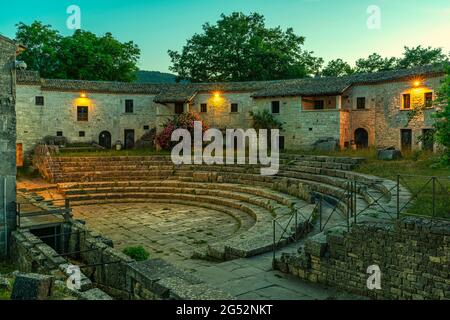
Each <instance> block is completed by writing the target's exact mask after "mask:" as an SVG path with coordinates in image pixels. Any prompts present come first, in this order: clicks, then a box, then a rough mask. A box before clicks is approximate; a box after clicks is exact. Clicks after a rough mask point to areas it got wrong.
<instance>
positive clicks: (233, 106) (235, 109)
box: [231, 103, 239, 113]
mask: <svg viewBox="0 0 450 320" xmlns="http://www.w3.org/2000/svg"><path fill="white" fill-rule="evenodd" d="M231 112H232V113H237V112H239V105H238V104H237V103H232V104H231Z"/></svg>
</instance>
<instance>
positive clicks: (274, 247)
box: [272, 219, 277, 268]
mask: <svg viewBox="0 0 450 320" xmlns="http://www.w3.org/2000/svg"><path fill="white" fill-rule="evenodd" d="M275 228H276V220H275V219H274V220H273V260H272V265H273V267H274V268H275V258H276V250H277V244H276V242H277V239H276V234H275Z"/></svg>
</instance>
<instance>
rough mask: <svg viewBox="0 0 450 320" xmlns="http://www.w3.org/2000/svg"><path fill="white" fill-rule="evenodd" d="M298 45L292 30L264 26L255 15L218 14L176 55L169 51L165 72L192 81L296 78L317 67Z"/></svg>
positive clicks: (299, 40)
mask: <svg viewBox="0 0 450 320" xmlns="http://www.w3.org/2000/svg"><path fill="white" fill-rule="evenodd" d="M304 41H305V38H304V37H302V36H298V35H296V34H295V33H294V31H293V29H292V28H288V29H287V30H286V31H284V30H282V29H281V28H280V27H276V28H268V27H266V25H265V20H264V17H263V16H262V15H260V14H257V13H253V14H250V15H248V16H247V15H244V14H242V13H237V12H235V13H232V14H231V15H229V16H226V15H223V14H222V15H221V19H220V20H219V21H217V23H216V24H215V25H211V24H209V23H206V24H204V25H203V32H202V33H201V34H195V35H194V36H193V37H192V38H191V39H189V40H188V41H187V43H186V45H185V46H184V47H183V49H182V50H181V52H178V51H172V50H169V56H170V58H171V60H172V66H171V67H170V70H171V71H174V72H175V73H177V74H178V75H179V79H186V80H190V81H193V82H207V81H208V82H217V81H248V80H269V79H286V78H302V77H306V76H311V75H314V74H315V73H316V72H317V71H318V70H319V69H320V66H321V64H322V63H323V60H321V59H320V58H315V57H313V56H312V53H311V52H305V51H303V50H302V49H301V47H302V45H303V44H304Z"/></svg>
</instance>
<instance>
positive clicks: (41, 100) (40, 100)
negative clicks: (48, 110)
mask: <svg viewBox="0 0 450 320" xmlns="http://www.w3.org/2000/svg"><path fill="white" fill-rule="evenodd" d="M35 104H36V105H37V106H43V105H44V97H42V96H39V97H36V99H35Z"/></svg>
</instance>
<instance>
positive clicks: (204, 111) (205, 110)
mask: <svg viewBox="0 0 450 320" xmlns="http://www.w3.org/2000/svg"><path fill="white" fill-rule="evenodd" d="M200 112H202V113H206V112H208V105H207V104H206V103H202V104H201V105H200Z"/></svg>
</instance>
